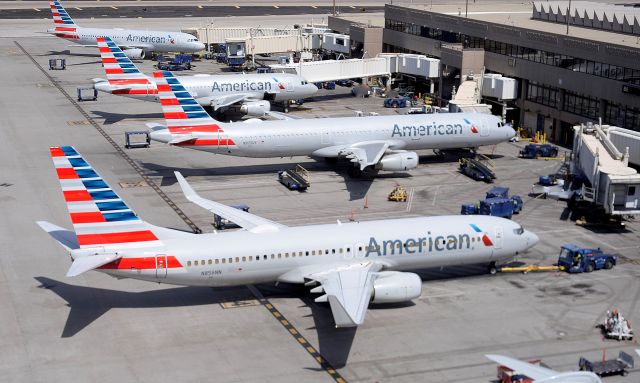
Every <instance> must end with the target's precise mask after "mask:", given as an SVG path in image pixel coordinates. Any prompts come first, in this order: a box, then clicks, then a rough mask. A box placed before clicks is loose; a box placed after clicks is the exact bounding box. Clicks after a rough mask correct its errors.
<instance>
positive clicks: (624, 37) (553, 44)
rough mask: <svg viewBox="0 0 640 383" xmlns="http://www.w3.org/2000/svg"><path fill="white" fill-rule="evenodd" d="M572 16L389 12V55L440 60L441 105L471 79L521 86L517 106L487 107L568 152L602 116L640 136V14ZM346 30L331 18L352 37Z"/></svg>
mask: <svg viewBox="0 0 640 383" xmlns="http://www.w3.org/2000/svg"><path fill="white" fill-rule="evenodd" d="M568 9H569V2H562V1H560V2H546V1H545V2H534V3H533V4H516V5H510V4H506V5H505V4H499V5H498V4H495V5H475V4H471V3H470V4H469V6H468V9H467V10H465V5H464V4H462V5H461V6H460V5H441V6H429V5H412V6H409V5H386V7H385V13H384V28H383V36H382V42H383V45H382V51H383V52H390V53H391V52H396V53H418V54H424V55H427V56H430V57H434V58H438V59H440V61H441V73H440V77H441V78H440V81H439V84H438V90H437V92H438V95H439V96H440V97H442V99H450V98H451V93H452V91H453V89H454V86H459V85H460V81H461V79H465V78H466V77H467V76H469V75H475V76H478V75H481V74H485V73H499V74H502V75H503V76H507V77H511V78H514V79H516V80H517V83H518V98H517V99H515V100H512V101H509V103H508V104H504V103H503V100H490V99H485V100H484V101H485V102H488V103H490V104H495V108H498V109H500V108H503V107H504V106H503V105H508V108H507V109H508V111H507V112H506V116H507V119H508V120H513V121H514V123H515V124H516V125H518V126H522V127H526V128H528V129H529V130H531V131H540V132H545V133H546V134H547V137H548V138H549V140H550V141H553V142H556V143H559V144H564V145H571V142H572V140H573V133H574V132H573V129H572V127H573V126H574V125H577V124H580V123H585V122H588V121H592V122H598V120H599V119H600V118H602V121H603V123H606V124H609V125H615V126H619V127H623V128H626V129H632V130H636V131H640V12H639V11H638V10H637V9H636V8H633V7H626V6H616V5H613V4H599V3H590V2H580V1H573V4H571V10H570V12H569V20H568V22H567V11H568ZM345 25H348V22H347V23H345V22H342V23H340V22H338V20H336V19H335V18H330V19H329V27H330V28H332V29H336V27H338V28H340V29H342V31H341V32H343V33H349V32H348V31H346V30H344V29H345ZM334 26H336V27H334ZM365 43H366V42H365ZM495 108H494V111H493V112H494V114H499V113H500V112H502V110H496V109H495Z"/></svg>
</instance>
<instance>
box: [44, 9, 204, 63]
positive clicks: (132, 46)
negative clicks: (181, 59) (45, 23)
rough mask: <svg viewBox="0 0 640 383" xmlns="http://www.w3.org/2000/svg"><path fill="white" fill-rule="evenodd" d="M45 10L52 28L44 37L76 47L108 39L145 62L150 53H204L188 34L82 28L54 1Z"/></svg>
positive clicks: (201, 44)
mask: <svg viewBox="0 0 640 383" xmlns="http://www.w3.org/2000/svg"><path fill="white" fill-rule="evenodd" d="M49 7H50V8H51V13H52V14H53V22H54V24H55V28H53V29H49V30H47V33H50V34H52V35H54V36H57V37H60V38H62V39H65V40H68V41H71V42H73V43H76V44H80V45H88V46H95V45H96V38H97V37H101V36H108V37H110V38H111V39H112V40H113V41H115V43H116V44H118V46H119V47H121V48H123V49H124V53H125V54H126V55H127V57H130V58H135V59H142V58H145V56H146V55H147V54H149V53H151V52H184V53H196V52H200V51H201V50H203V49H204V44H203V43H201V42H200V41H198V39H197V38H195V37H194V36H193V35H190V34H188V33H182V32H167V31H145V30H139V29H121V28H114V29H108V28H84V27H81V26H79V25H78V24H76V23H75V22H74V21H73V19H72V18H71V16H69V14H68V13H67V11H66V10H65V9H64V7H63V6H62V5H60V2H59V1H58V0H49Z"/></svg>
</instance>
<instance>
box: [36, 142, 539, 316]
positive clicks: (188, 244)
mask: <svg viewBox="0 0 640 383" xmlns="http://www.w3.org/2000/svg"><path fill="white" fill-rule="evenodd" d="M51 155H52V157H53V163H54V165H55V168H56V172H57V175H58V178H59V179H60V184H61V186H62V190H63V194H64V198H65V201H66V202H67V207H68V210H69V214H70V216H71V222H72V223H73V227H74V231H70V230H66V229H64V228H61V227H58V226H56V225H53V224H51V223H48V222H44V221H41V222H38V224H39V225H40V227H41V228H42V229H44V230H45V231H47V232H48V233H49V234H50V235H51V236H52V237H53V238H54V239H55V240H56V241H58V242H59V243H60V244H61V245H62V246H63V247H64V248H65V249H66V250H67V251H68V252H69V253H70V255H71V258H72V260H73V262H72V264H71V267H70V268H69V271H68V272H67V276H70V277H71V276H76V275H80V274H82V273H84V272H86V271H89V270H97V271H101V272H104V273H107V274H109V275H111V276H114V277H118V278H134V279H141V280H145V281H150V282H159V283H169V284H176V285H187V286H234V285H246V284H254V283H268V282H289V283H305V284H307V285H317V286H316V287H315V288H313V289H312V290H311V292H312V293H322V294H323V295H321V296H320V297H318V298H317V299H316V302H329V304H330V306H331V310H332V313H333V317H334V320H335V324H336V326H337V327H352V326H357V325H360V324H362V323H363V321H364V317H365V313H366V311H367V307H368V305H369V302H374V303H388V302H404V301H409V300H412V299H415V298H418V297H419V296H420V294H421V289H422V281H421V279H420V277H419V276H418V275H417V274H414V273H409V272H403V270H411V269H419V268H427V267H442V266H450V265H462V264H476V263H487V264H490V265H491V267H495V264H496V263H499V262H502V261H504V260H507V259H509V258H512V257H513V256H514V255H516V254H518V253H520V252H523V251H525V250H527V249H529V248H530V247H531V246H533V245H535V244H536V242H538V237H537V236H536V235H535V234H533V233H531V232H529V231H526V230H524V229H523V228H522V226H520V225H519V224H518V223H516V222H513V221H511V220H507V219H503V218H497V217H490V216H466V215H460V216H442V217H420V218H404V219H395V220H382V221H370V222H351V223H344V224H343V223H340V222H337V223H333V224H324V225H310V226H299V227H287V226H284V225H282V224H279V223H276V222H273V221H270V220H268V219H265V218H262V217H258V216H256V215H253V214H250V213H247V212H244V211H241V210H238V209H235V208H232V207H230V206H226V205H222V204H220V203H217V202H214V201H210V200H207V199H204V198H202V197H200V196H199V195H198V194H197V193H196V192H195V191H194V190H193V189H192V188H191V186H190V185H189V184H188V183H187V182H186V180H185V179H184V178H183V177H182V175H181V174H180V173H178V172H176V173H175V174H176V177H177V178H178V181H179V183H180V186H181V188H182V191H183V192H184V194H185V196H186V197H187V199H188V200H189V201H191V202H193V203H195V204H197V205H199V206H201V207H203V208H205V209H207V210H209V211H210V212H211V213H213V214H217V215H219V216H221V217H223V218H225V219H228V220H230V221H232V222H235V223H236V224H238V225H239V226H241V227H242V228H243V229H242V230H239V231H235V232H224V233H210V234H192V233H187V232H183V231H179V230H174V229H166V228H161V227H157V226H153V225H151V224H149V223H147V222H145V221H143V220H141V219H140V218H139V217H138V216H137V215H136V214H135V213H134V212H133V211H132V210H131V209H130V208H129V207H128V206H127V205H126V204H125V202H124V201H123V200H122V199H120V198H119V197H118V195H117V194H116V193H115V192H114V191H113V190H112V189H111V188H110V187H109V186H108V185H107V183H106V182H105V181H104V180H103V179H102V178H101V177H100V176H99V175H98V173H96V171H95V170H94V169H93V168H92V167H91V166H90V165H89V164H88V163H87V162H86V161H85V160H84V159H83V158H82V156H81V155H80V154H79V153H78V152H77V151H76V150H75V149H74V148H73V147H71V146H62V147H53V148H51Z"/></svg>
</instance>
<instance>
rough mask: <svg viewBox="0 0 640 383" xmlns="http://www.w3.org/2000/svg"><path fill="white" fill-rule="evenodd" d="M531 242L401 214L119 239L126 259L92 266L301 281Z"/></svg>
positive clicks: (526, 236)
mask: <svg viewBox="0 0 640 383" xmlns="http://www.w3.org/2000/svg"><path fill="white" fill-rule="evenodd" d="M535 242H537V237H536V236H535V235H534V234H532V233H530V232H527V231H524V230H523V229H522V227H521V226H520V225H519V224H518V223H516V222H513V221H510V220H507V219H503V218H496V217H489V216H474V217H469V216H440V217H420V218H403V219H397V220H385V221H369V222H352V223H345V224H337V223H336V224H325V225H314V226H301V227H290V228H287V229H286V230H281V231H273V232H263V233H252V232H248V231H236V232H225V233H218V234H215V233H214V234H200V235H189V236H186V237H184V238H178V239H172V240H165V241H163V244H162V245H161V246H158V247H155V248H153V247H152V248H149V247H138V248H135V247H132V248H129V249H127V248H123V247H122V246H120V247H118V251H119V252H120V253H121V254H126V255H125V256H124V258H122V259H120V260H119V261H117V262H115V263H111V264H108V265H106V266H103V267H102V268H100V269H98V270H100V271H103V272H106V273H108V274H110V275H113V276H117V277H126V278H135V279H142V280H147V281H156V282H162V283H169V284H177V285H191V286H230V285H242V284H251V283H265V282H275V281H282V282H291V283H302V282H304V276H305V275H308V274H309V273H313V272H315V271H316V270H317V271H321V270H324V269H326V268H327V267H330V266H339V265H346V264H352V263H354V262H367V261H371V262H380V263H382V264H383V265H384V268H383V270H389V271H392V270H397V271H402V270H412V269H420V268H431V267H443V266H454V265H463V264H477V263H490V262H496V263H500V262H503V261H505V260H507V259H510V258H512V257H513V256H514V255H516V254H518V253H519V252H522V251H525V250H526V249H528V248H529V247H531V246H533V245H534V244H535ZM105 251H107V252H108V251H109V248H108V247H106V248H105Z"/></svg>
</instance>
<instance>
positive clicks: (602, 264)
mask: <svg viewBox="0 0 640 383" xmlns="http://www.w3.org/2000/svg"><path fill="white" fill-rule="evenodd" d="M616 261H617V257H616V256H614V255H610V254H604V253H603V252H602V250H600V249H586V248H582V247H580V246H577V245H574V244H571V243H568V244H566V245H563V246H562V248H561V249H560V255H559V257H558V266H559V267H560V268H561V269H563V270H565V271H566V272H568V273H590V272H592V271H594V270H600V269H606V270H608V269H611V268H613V266H615V264H616Z"/></svg>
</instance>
